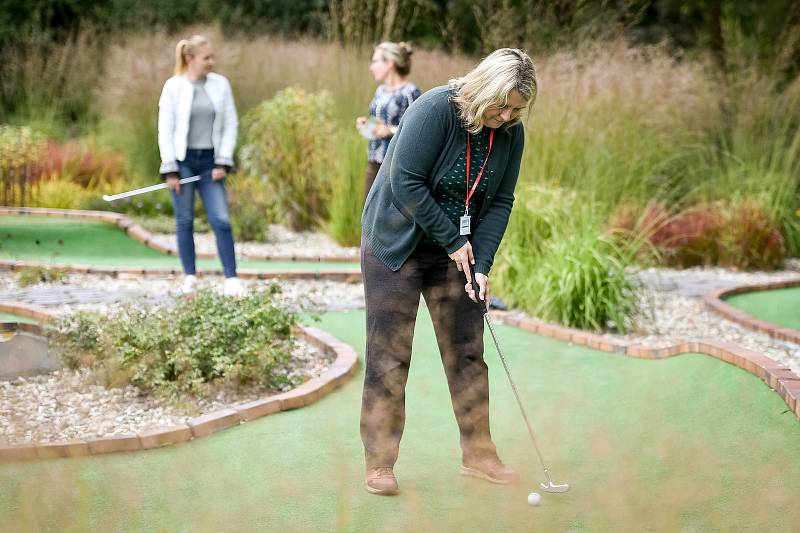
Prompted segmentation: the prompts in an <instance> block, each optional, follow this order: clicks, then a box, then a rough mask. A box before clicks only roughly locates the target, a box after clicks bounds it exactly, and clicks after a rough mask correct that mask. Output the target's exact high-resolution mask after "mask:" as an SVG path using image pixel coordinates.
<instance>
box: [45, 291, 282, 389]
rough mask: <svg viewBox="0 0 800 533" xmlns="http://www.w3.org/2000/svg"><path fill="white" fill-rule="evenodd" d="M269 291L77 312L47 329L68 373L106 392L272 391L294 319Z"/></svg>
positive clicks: (203, 295)
mask: <svg viewBox="0 0 800 533" xmlns="http://www.w3.org/2000/svg"><path fill="white" fill-rule="evenodd" d="M278 292H279V288H278V286H277V285H272V286H271V287H270V289H269V290H268V291H267V292H264V293H259V294H253V295H251V296H248V297H246V298H242V299H238V300H236V301H232V300H231V299H230V298H225V297H223V296H219V295H215V294H213V293H210V292H208V291H200V292H198V293H196V294H195V295H192V296H188V297H184V298H181V299H179V300H177V301H176V302H175V305H174V306H173V307H160V308H146V307H137V306H135V305H129V306H125V307H122V308H119V309H118V310H116V311H114V312H112V313H110V314H107V315H106V314H96V313H88V312H80V313H77V314H72V315H68V316H66V317H64V318H63V319H61V320H60V321H59V322H57V323H56V324H54V326H52V327H51V328H50V330H51V337H52V340H53V342H54V345H55V346H58V347H60V348H61V350H62V351H63V355H62V358H63V360H64V363H65V364H66V365H67V366H68V367H69V368H73V369H75V368H79V367H88V368H90V369H92V370H93V371H94V373H95V374H96V375H97V376H98V377H100V378H101V379H102V380H103V381H104V382H105V383H106V384H107V385H109V386H120V385H126V384H132V385H135V386H137V387H139V388H140V389H141V390H143V391H145V392H148V393H154V394H157V395H161V396H165V397H175V396H177V395H178V394H182V393H190V394H194V395H198V396H204V395H208V394H210V393H211V392H212V391H213V389H214V388H215V387H219V386H225V387H230V388H238V387H239V386H245V385H255V386H261V387H267V388H278V387H281V386H283V385H285V384H287V383H289V378H288V377H287V376H286V375H284V374H281V373H278V372H276V371H275V367H276V365H279V364H281V363H284V362H286V361H288V360H289V358H290V357H291V352H292V350H293V348H294V346H295V341H294V335H293V328H294V326H295V325H296V324H297V320H298V319H297V314H296V313H295V312H294V311H290V310H287V309H285V308H283V307H282V306H280V305H279V303H278V301H277V299H276V294H277V293H278Z"/></svg>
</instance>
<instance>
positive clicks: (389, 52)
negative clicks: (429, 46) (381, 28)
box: [375, 41, 414, 77]
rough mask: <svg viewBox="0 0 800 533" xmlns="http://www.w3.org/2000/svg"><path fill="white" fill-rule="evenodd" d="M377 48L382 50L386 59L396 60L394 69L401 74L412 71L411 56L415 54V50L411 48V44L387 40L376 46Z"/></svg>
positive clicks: (405, 74) (406, 74) (404, 74)
mask: <svg viewBox="0 0 800 533" xmlns="http://www.w3.org/2000/svg"><path fill="white" fill-rule="evenodd" d="M375 50H379V51H380V52H381V55H382V56H383V60H384V61H392V62H394V69H395V70H396V71H397V73H398V74H400V75H401V76H404V77H405V76H408V73H409V72H411V56H412V55H413V54H414V50H412V49H411V45H410V44H408V43H405V42H400V43H393V42H390V41H386V42H383V43H381V44H379V45H378V46H376V47H375Z"/></svg>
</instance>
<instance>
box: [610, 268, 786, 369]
mask: <svg viewBox="0 0 800 533" xmlns="http://www.w3.org/2000/svg"><path fill="white" fill-rule="evenodd" d="M795 265H796V263H790V264H789V266H790V267H792V268H794V267H795ZM637 277H638V279H639V280H640V281H641V282H642V287H641V289H640V290H639V302H640V310H641V313H640V315H639V316H638V317H636V331H635V332H633V333H631V334H629V335H610V336H612V337H616V338H621V339H627V340H637V341H640V342H645V343H647V344H651V345H654V346H667V345H670V344H677V343H680V342H684V341H685V340H702V339H718V340H723V341H726V342H732V343H735V344H739V345H740V346H744V347H745V348H749V349H751V350H755V351H757V352H761V353H763V354H765V355H767V356H769V357H771V358H772V359H774V360H776V361H779V362H781V363H783V364H784V365H786V366H788V367H789V368H791V369H792V370H793V371H794V372H795V373H797V374H800V345H798V344H794V343H791V342H785V341H781V340H778V339H773V338H771V337H770V336H768V335H765V334H763V333H758V332H754V331H751V330H749V329H746V328H744V327H743V326H740V325H739V324H737V323H735V322H731V321H730V320H726V319H724V318H722V317H720V316H719V315H718V314H716V313H714V312H713V311H711V310H709V309H707V308H706V306H705V304H704V303H703V300H702V296H703V295H704V294H706V293H707V292H710V291H712V290H715V289H720V288H724V287H733V286H736V285H745V284H754V283H764V282H770V281H784V280H789V279H800V271H798V270H794V269H793V270H782V271H778V272H769V273H766V272H752V273H751V272H732V271H729V270H725V269H721V268H692V269H687V270H672V269H648V270H643V271H641V272H640V273H638V275H637Z"/></svg>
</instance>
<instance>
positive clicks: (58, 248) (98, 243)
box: [0, 215, 358, 271]
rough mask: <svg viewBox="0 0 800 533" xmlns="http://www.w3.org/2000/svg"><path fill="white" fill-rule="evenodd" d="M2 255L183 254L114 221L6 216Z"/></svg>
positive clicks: (123, 259) (52, 259) (293, 264)
mask: <svg viewBox="0 0 800 533" xmlns="http://www.w3.org/2000/svg"><path fill="white" fill-rule="evenodd" d="M0 259H7V260H8V259H12V260H18V261H38V262H46V263H54V264H68V265H93V266H105V267H149V268H180V267H181V264H180V260H179V259H178V258H177V257H176V256H169V255H166V254H163V253H161V252H158V251H156V250H153V249H152V248H148V247H147V246H145V245H144V244H142V243H140V242H138V241H135V240H134V239H131V238H130V237H128V236H127V235H126V234H125V232H123V231H122V230H120V229H119V228H117V227H116V226H114V225H112V224H108V223H105V222H100V221H93V220H76V219H69V218H52V217H33V216H24V215H22V216H21V215H7V216H6V215H3V216H0ZM237 265H238V267H239V268H246V269H256V270H262V271H271V270H290V269H298V270H315V271H316V270H350V269H358V263H355V262H354V263H343V262H319V261H280V262H279V261H252V260H241V261H237ZM197 266H198V268H199V269H200V270H203V269H209V268H215V269H220V268H221V265H220V262H219V259H198V260H197Z"/></svg>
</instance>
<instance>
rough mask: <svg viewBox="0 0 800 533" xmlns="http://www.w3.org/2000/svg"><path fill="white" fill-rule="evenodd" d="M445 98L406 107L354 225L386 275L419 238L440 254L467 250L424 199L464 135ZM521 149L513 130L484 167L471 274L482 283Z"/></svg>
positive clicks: (520, 134) (438, 91) (429, 97)
mask: <svg viewBox="0 0 800 533" xmlns="http://www.w3.org/2000/svg"><path fill="white" fill-rule="evenodd" d="M450 95H451V89H450V87H448V86H442V87H436V88H435V89H431V90H430V91H428V92H426V93H425V94H423V95H422V96H421V97H420V98H419V99H417V100H415V101H414V103H413V104H411V106H410V107H409V108H408V110H407V111H406V113H405V114H404V115H403V118H402V120H401V121H400V125H399V127H398V130H397V133H396V134H395V136H394V137H393V138H392V141H391V142H390V143H389V149H388V151H387V152H386V157H385V158H384V160H383V164H382V165H381V168H380V171H379V172H378V175H377V177H376V178H375V183H374V184H373V185H372V189H371V190H370V192H369V195H368V196H367V201H366V205H365V206H364V213H363V215H362V218H361V226H362V232H363V235H364V238H365V239H366V241H367V242H368V243H369V245H370V247H371V248H372V253H374V254H375V257H377V258H378V259H380V260H381V261H382V262H383V263H384V264H385V265H386V266H387V267H389V268H390V269H392V270H394V271H397V270H399V269H400V267H401V266H402V265H403V263H405V261H406V259H408V257H409V256H410V255H411V253H412V252H413V251H414V249H415V248H416V246H417V244H418V243H419V241H420V239H421V238H422V236H423V234H425V233H427V234H428V235H429V236H430V237H431V238H432V239H433V240H435V241H436V242H438V243H439V244H441V245H442V247H444V249H445V250H446V251H447V253H452V252H454V251H456V250H458V249H459V248H461V247H462V246H463V245H464V243H465V242H467V238H466V237H464V236H462V235H459V232H458V228H457V227H456V226H455V224H453V223H452V222H451V221H450V220H449V219H448V218H447V215H445V214H444V212H443V211H442V209H441V208H440V207H439V206H438V205H437V204H436V202H435V201H434V199H433V197H432V196H431V191H433V190H435V189H436V186H437V185H438V183H439V181H440V180H441V179H442V177H443V176H444V175H445V174H446V173H447V172H448V171H449V170H450V168H451V167H452V166H453V164H454V163H455V161H456V159H457V158H458V156H459V155H460V154H461V153H462V152H463V151H464V150H465V148H466V141H467V138H466V129H465V128H464V126H463V124H462V123H461V120H460V119H459V117H458V114H457V110H456V106H455V104H453V103H452V102H451V101H450ZM524 143H525V132H524V130H523V127H522V124H521V123H518V124H515V125H514V126H512V127H510V128H508V129H499V130H497V132H496V133H495V138H494V146H493V148H492V155H491V156H490V157H489V162H488V163H487V168H490V169H493V170H494V176H493V179H492V181H491V182H490V183H489V189H488V190H487V191H486V196H485V197H484V200H483V206H482V207H481V210H480V212H479V213H478V217H477V221H473V224H472V227H473V235H472V238H471V241H472V247H473V253H474V255H475V271H476V272H481V273H483V274H487V275H488V274H489V270H490V269H491V268H492V263H493V262H494V254H495V253H496V252H497V247H498V246H500V240H501V239H502V238H503V233H505V230H506V226H507V225H508V217H509V216H510V215H511V206H512V205H513V203H514V187H515V186H516V184H517V177H518V175H519V164H520V159H521V158H522V148H523V146H524Z"/></svg>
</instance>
